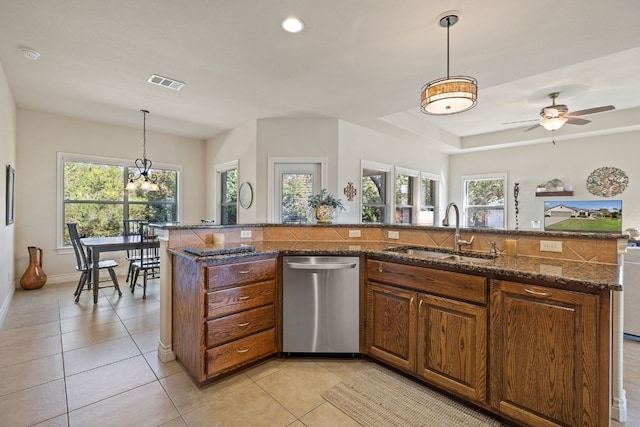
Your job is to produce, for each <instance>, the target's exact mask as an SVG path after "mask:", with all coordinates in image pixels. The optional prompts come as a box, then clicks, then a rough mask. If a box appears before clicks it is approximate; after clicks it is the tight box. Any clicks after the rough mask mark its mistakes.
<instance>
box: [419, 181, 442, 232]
mask: <svg viewBox="0 0 640 427" xmlns="http://www.w3.org/2000/svg"><path fill="white" fill-rule="evenodd" d="M425 179H428V180H430V181H433V182H435V188H434V189H433V202H434V203H433V204H432V205H425V204H423V202H424V197H423V196H422V181H423V180H425ZM419 197H420V199H419V200H420V203H419V206H418V225H430V226H437V225H438V224H439V221H440V215H439V212H438V211H439V209H438V208H439V206H440V204H439V203H438V201H439V198H440V175H437V174H435V173H431V172H420V196H419ZM422 212H432V214H431V216H432V218H433V223H432V224H427V223H426V221H424V220H422V219H421V218H420V217H421V216H424V214H422Z"/></svg>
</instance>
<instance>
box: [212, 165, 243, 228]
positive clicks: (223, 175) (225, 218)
mask: <svg viewBox="0 0 640 427" xmlns="http://www.w3.org/2000/svg"><path fill="white" fill-rule="evenodd" d="M216 172H217V174H218V177H219V180H218V182H219V183H220V197H219V200H220V224H221V225H234V224H237V223H238V161H237V160H234V161H232V162H229V163H225V164H223V165H218V166H216Z"/></svg>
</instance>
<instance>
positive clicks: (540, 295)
mask: <svg viewBox="0 0 640 427" xmlns="http://www.w3.org/2000/svg"><path fill="white" fill-rule="evenodd" d="M524 291H525V292H526V293H528V294H531V295H535V296H538V297H545V298H546V297H550V296H551V295H552V294H551V292H537V291H533V290H531V289H527V288H524Z"/></svg>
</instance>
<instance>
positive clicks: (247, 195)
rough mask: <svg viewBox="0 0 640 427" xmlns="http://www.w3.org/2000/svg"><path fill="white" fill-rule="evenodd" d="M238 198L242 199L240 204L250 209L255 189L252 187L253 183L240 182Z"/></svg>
mask: <svg viewBox="0 0 640 427" xmlns="http://www.w3.org/2000/svg"><path fill="white" fill-rule="evenodd" d="M238 199H239V201H240V206H241V207H242V208H243V209H249V207H250V206H251V203H252V202H253V189H252V188H251V184H249V183H248V182H243V183H242V184H240V189H239V190H238Z"/></svg>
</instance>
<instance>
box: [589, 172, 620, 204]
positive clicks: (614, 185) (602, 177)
mask: <svg viewBox="0 0 640 427" xmlns="http://www.w3.org/2000/svg"><path fill="white" fill-rule="evenodd" d="M628 184H629V177H628V176H627V174H626V173H624V171H623V170H621V169H618V168H614V167H608V166H605V167H601V168H598V169H596V170H594V171H593V172H591V175H589V176H588V177H587V190H589V193H591V194H593V195H594V196H601V197H612V196H616V195H618V194H620V193H622V192H623V191H624V190H625V189H626V188H627V185H628Z"/></svg>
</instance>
